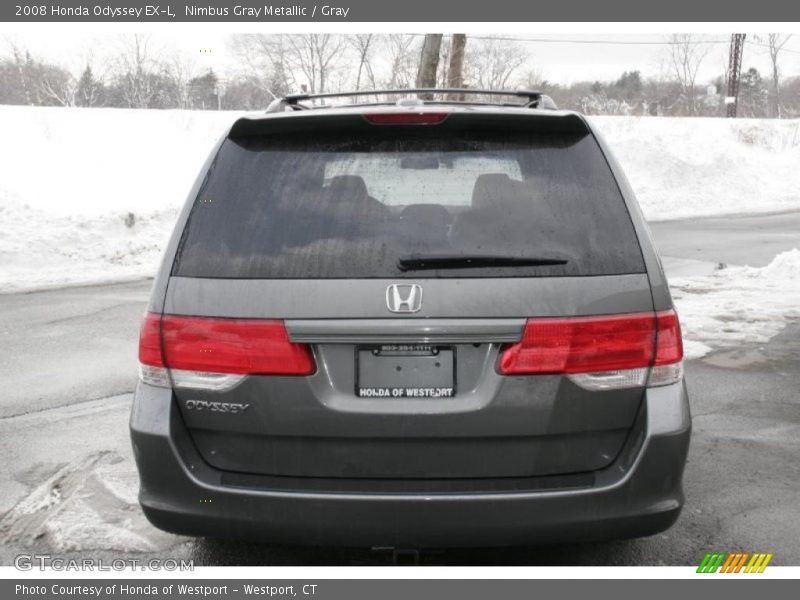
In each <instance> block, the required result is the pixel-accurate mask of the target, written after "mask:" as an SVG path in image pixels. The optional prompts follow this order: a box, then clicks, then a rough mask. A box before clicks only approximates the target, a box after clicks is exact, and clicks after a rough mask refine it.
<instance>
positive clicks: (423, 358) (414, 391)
mask: <svg viewBox="0 0 800 600" xmlns="http://www.w3.org/2000/svg"><path fill="white" fill-rule="evenodd" d="M455 365H456V363H455V350H454V349H453V348H452V347H449V346H429V345H425V344H389V345H382V346H369V347H360V348H358V349H357V350H356V395H357V396H359V397H360V398H452V397H453V396H454V395H455V392H456V377H455Z"/></svg>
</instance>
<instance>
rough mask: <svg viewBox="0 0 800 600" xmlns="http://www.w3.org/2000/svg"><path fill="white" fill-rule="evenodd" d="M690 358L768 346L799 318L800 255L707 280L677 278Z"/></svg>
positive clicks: (674, 281) (678, 302)
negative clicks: (753, 345) (716, 351)
mask: <svg viewBox="0 0 800 600" xmlns="http://www.w3.org/2000/svg"><path fill="white" fill-rule="evenodd" d="M670 287H671V288H672V295H673V298H674V299H675V304H676V305H677V310H678V314H679V315H680V319H681V325H682V327H683V335H684V339H685V340H686V347H685V352H686V356H687V358H690V359H691V358H699V357H701V356H704V355H705V354H707V353H708V352H710V351H711V349H712V348H715V349H717V348H730V347H734V346H739V345H742V344H748V343H763V342H767V341H769V339H770V338H772V337H773V336H775V335H776V334H777V333H779V332H780V331H781V330H782V329H783V328H784V327H785V326H786V324H787V322H789V321H790V320H798V319H800V250H798V249H797V248H795V249H794V250H791V251H789V252H783V253H781V254H779V255H778V256H776V257H775V259H774V260H773V261H772V262H771V263H770V264H768V265H767V266H766V267H761V268H753V267H729V268H726V269H720V270H718V271H715V272H714V273H712V274H711V275H708V276H705V277H685V278H672V279H671V280H670Z"/></svg>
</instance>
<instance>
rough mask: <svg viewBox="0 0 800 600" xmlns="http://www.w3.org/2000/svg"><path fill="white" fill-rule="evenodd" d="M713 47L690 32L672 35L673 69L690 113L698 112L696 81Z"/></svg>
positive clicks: (670, 45)
mask: <svg viewBox="0 0 800 600" xmlns="http://www.w3.org/2000/svg"><path fill="white" fill-rule="evenodd" d="M710 49H711V45H710V44H708V43H707V42H706V41H705V40H704V39H703V38H701V37H698V36H696V35H693V34H690V33H678V34H673V35H671V36H670V39H669V58H670V63H671V65H672V71H673V74H674V75H675V78H676V80H677V81H678V83H679V84H680V86H681V90H682V92H683V95H684V98H685V99H686V111H687V113H688V114H689V115H696V114H697V90H696V89H695V82H696V81H697V73H698V72H699V71H700V66H701V65H702V64H703V61H704V60H705V58H706V56H708V53H709V51H710Z"/></svg>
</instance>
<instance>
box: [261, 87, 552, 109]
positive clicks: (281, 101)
mask: <svg viewBox="0 0 800 600" xmlns="http://www.w3.org/2000/svg"><path fill="white" fill-rule="evenodd" d="M409 94H417V97H418V99H419V101H420V102H422V103H423V104H424V103H425V102H426V101H427V102H428V103H432V104H443V103H444V104H490V105H491V104H495V105H497V106H515V107H525V108H545V109H549V110H556V109H557V108H558V107H557V106H556V103H555V102H553V99H552V98H551V97H550V96H548V95H546V94H543V93H541V92H537V91H533V90H482V89H472V88H402V89H386V90H361V91H351V92H329V93H324V94H310V93H308V94H307V93H303V94H289V95H288V96H284V97H283V98H278V99H276V100H273V101H272V103H270V105H269V106H268V107H267V112H268V113H274V112H284V111H286V110H309V109H312V108H325V107H326V106H325V105H323V106H316V107H315V106H314V105H313V101H314V100H326V99H329V98H356V97H361V96H364V97H368V96H374V97H375V99H376V100H377V101H376V102H369V103H366V104H371V105H375V104H394V102H388V101H380V100H378V98H379V97H380V96H398V95H409ZM436 94H439V95H447V96H456V97H457V98H459V99H458V100H444V101H442V100H434V96H435V95H436ZM467 96H506V97H514V98H521V99H523V100H524V102H522V104H518V103H514V104H510V105H509V104H507V103H491V102H485V101H483V102H469V101H467V100H465V99H464V98H465V97H467ZM309 101H311V102H312V105H308V104H302V103H303V102H309ZM362 104H364V103H353V104H352V106H359V105H362Z"/></svg>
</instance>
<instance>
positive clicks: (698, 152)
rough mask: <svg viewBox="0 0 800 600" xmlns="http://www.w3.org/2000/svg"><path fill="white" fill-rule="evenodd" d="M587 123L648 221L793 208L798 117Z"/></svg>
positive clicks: (798, 179)
mask: <svg viewBox="0 0 800 600" xmlns="http://www.w3.org/2000/svg"><path fill="white" fill-rule="evenodd" d="M591 121H592V123H594V124H595V125H596V126H597V128H598V129H599V130H600V133H601V134H602V135H603V137H604V138H605V139H606V140H607V141H608V143H609V144H610V146H611V148H612V149H613V152H614V154H615V156H616V157H617V158H618V159H619V161H620V162H621V163H622V166H623V168H624V169H625V172H626V174H627V176H628V179H629V180H630V182H631V185H632V186H633V189H634V190H635V191H636V195H637V197H638V199H639V203H640V204H641V206H642V210H643V211H644V214H645V216H646V217H647V218H648V219H649V220H651V221H658V220H667V219H679V218H684V217H697V216H707V215H718V214H733V213H751V212H765V211H777V210H786V209H794V208H800V168H798V167H800V120H788V121H787V120H783V121H778V120H767V119H736V120H733V119H689V118H656V117H591Z"/></svg>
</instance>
